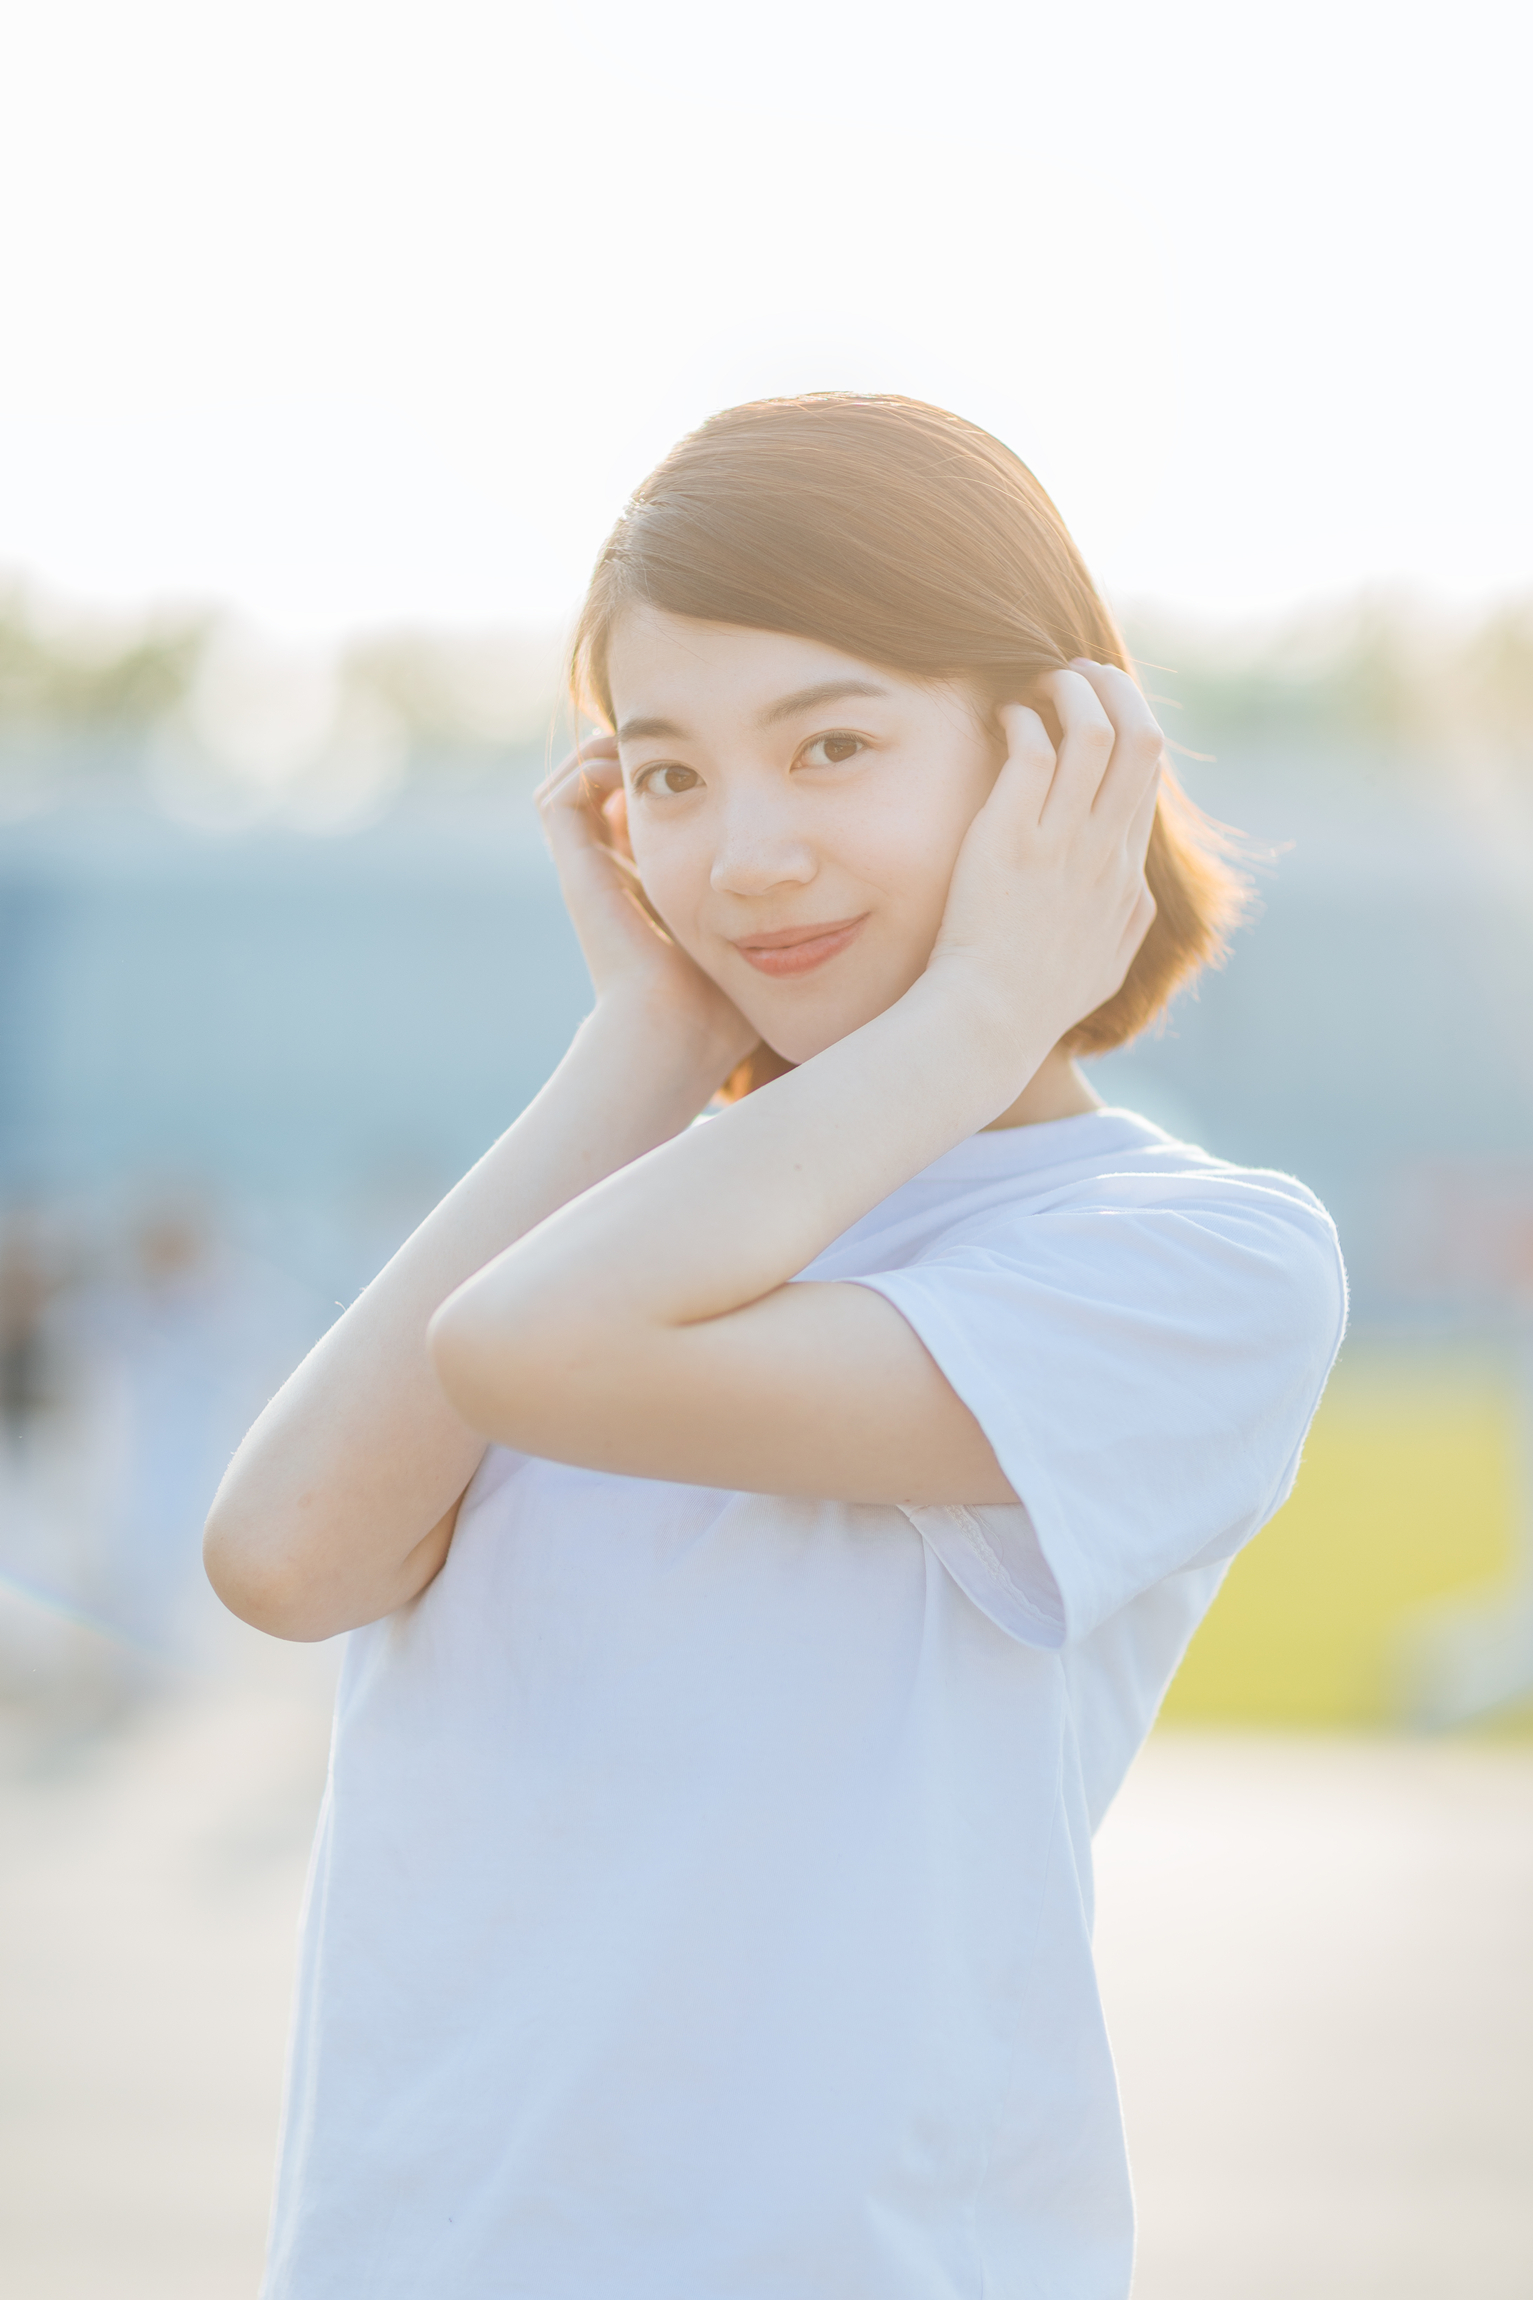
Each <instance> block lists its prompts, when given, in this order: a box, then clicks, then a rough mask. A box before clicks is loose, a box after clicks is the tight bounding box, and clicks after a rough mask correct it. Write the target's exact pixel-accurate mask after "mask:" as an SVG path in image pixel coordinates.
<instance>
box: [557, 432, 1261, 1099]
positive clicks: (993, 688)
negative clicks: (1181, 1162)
mask: <svg viewBox="0 0 1533 2300" xmlns="http://www.w3.org/2000/svg"><path fill="white" fill-rule="evenodd" d="M640 604H643V605H646V606H651V607H658V608H661V609H663V610H664V611H665V612H666V613H667V614H671V615H690V616H693V617H695V618H697V619H698V620H699V621H702V622H708V623H732V624H736V625H738V626H740V627H742V628H744V629H746V630H756V631H785V632H791V633H792V634H793V635H794V636H795V637H798V638H805V639H817V640H820V641H821V642H823V643H824V644H825V645H827V646H831V647H835V648H838V649H839V650H840V651H841V652H842V653H843V654H846V655H855V656H857V657H859V658H860V659H861V660H862V661H864V662H868V663H877V664H881V665H882V666H883V667H884V668H886V669H888V670H892V671H897V672H902V673H904V675H905V676H906V677H907V678H918V679H943V680H961V681H963V682H964V683H966V684H967V685H968V686H969V687H970V688H971V689H974V690H977V692H978V694H979V695H980V697H981V698H982V699H983V700H984V701H985V702H986V703H988V704H989V706H990V707H991V708H992V709H997V708H999V706H1000V705H1001V704H1002V703H1006V702H1025V701H1028V700H1032V699H1034V698H1035V696H1036V690H1037V686H1038V682H1039V681H1040V679H1042V678H1043V677H1044V676H1045V675H1046V674H1047V673H1048V672H1050V671H1056V670H1058V669H1060V668H1061V667H1062V666H1063V665H1064V664H1066V663H1068V662H1069V661H1070V660H1071V658H1072V657H1074V656H1081V655H1084V656H1089V657H1090V658H1091V659H1092V660H1093V661H1095V662H1098V663H1115V664H1116V665H1118V667H1119V668H1120V669H1122V670H1129V669H1131V665H1130V663H1129V660H1128V656H1127V654H1126V652H1125V650H1124V645H1123V641H1122V638H1121V637H1120V635H1119V632H1118V628H1117V625H1116V623H1115V622H1114V621H1113V618H1112V616H1111V614H1110V613H1109V611H1108V609H1107V607H1106V606H1105V605H1104V603H1103V601H1102V599H1101V598H1100V596H1099V595H1098V593H1097V590H1096V587H1095V585H1094V584H1093V583H1092V580H1091V577H1090V576H1089V575H1088V574H1087V572H1086V568H1085V565H1084V563H1083V561H1082V559H1081V556H1080V553H1079V552H1078V551H1077V550H1076V548H1075V545H1074V544H1073V543H1072V542H1071V540H1070V536H1069V534H1068V532H1067V530H1066V528H1065V524H1064V521H1063V520H1062V519H1061V518H1060V516H1059V513H1058V512H1057V511H1056V510H1055V508H1054V506H1053V504H1052V503H1051V502H1050V501H1049V498H1048V496H1047V495H1046V494H1045V493H1044V491H1043V489H1042V488H1041V487H1040V486H1039V484H1038V482H1037V480H1036V479H1035V478H1034V477H1033V474H1032V473H1031V472H1030V471H1029V470H1028V468H1027V466H1026V464H1025V463H1023V462H1022V461H1021V460H1020V458H1019V457H1017V456H1015V455H1013V454H1012V452H1011V450H1010V448H1008V447H1003V446H1002V444H1001V442H1000V441H999V440H998V439H992V438H991V436H990V434H989V433H988V432H987V431H981V430H980V429H979V428H978V427H977V425H975V424H972V423H965V422H964V421H963V419H962V418H961V417H960V416H956V415H948V414H946V413H944V411H943V410H942V409H941V408H939V407H928V406H926V405H924V404H923V403H922V402H921V401H920V400H914V399H902V398H897V397H893V396H884V395H881V394H880V395H877V396H874V397H868V398H864V397H861V396H859V395H858V394H855V393H852V392H839V391H833V392H813V393H810V394H808V395H807V396H806V397H804V398H801V399H759V400H754V401H752V402H750V404H748V405H747V406H744V407H731V408H727V409H726V410H725V411H724V412H723V413H722V414H721V415H715V416H711V417H710V418H709V420H708V421H707V422H706V423H705V424H703V425H702V426H701V427H700V428H699V429H698V430H697V431H694V432H692V433H691V434H690V436H689V437H687V438H686V439H683V440H682V441H681V442H680V444H679V445H678V446H676V447H674V448H672V450H671V452H670V454H669V455H668V456H667V457H666V458H665V460H664V462H663V463H661V464H660V465H659V466H658V467H657V468H656V469H655V470H654V471H653V472H652V473H651V474H650V476H649V478H648V479H646V480H645V482H644V484H643V486H642V487H641V488H640V489H639V490H638V492H637V494H636V495H635V496H634V498H633V500H632V502H631V503H630V504H629V505H628V507H627V509H626V510H625V511H624V513H623V515H622V517H621V518H620V519H619V521H618V523H617V525H616V527H615V528H614V529H613V531H612V533H611V535H610V536H609V537H608V539H607V542H606V544H605V545H604V547H603V550H602V554H601V557H600V558H599V559H598V560H597V563H596V569H595V572H594V574H593V575H592V577H591V585H590V589H589V591H588V592H587V594H586V601H585V605H584V607H583V609H582V610H581V615H580V621H579V624H578V626H577V628H576V633H575V640H574V646H573V651H572V655H571V683H572V687H573V689H574V692H575V694H576V696H577V698H581V699H589V700H590V701H591V702H593V703H594V704H596V705H597V706H598V707H599V708H600V710H601V711H602V713H603V714H604V715H605V717H606V718H607V720H608V722H609V724H610V723H612V719H613V711H612V695H611V690H610V687H609V685H608V679H607V648H608V644H609V641H610V638H611V634H612V629H613V626H614V624H615V623H616V621H617V618H618V616H619V615H620V614H621V613H622V611H623V610H624V609H625V608H626V607H629V606H636V605H640ZM1229 853H1230V848H1229V841H1228V837H1227V834H1225V833H1223V832H1221V831H1220V830H1219V829H1218V828H1217V826H1215V825H1214V824H1212V823H1210V822H1209V821H1208V820H1207V819H1206V817H1204V816H1203V815H1202V814H1200V813H1199V811H1198V809H1197V808H1196V807H1194V806H1193V804H1192V803H1191V801H1190V800H1189V799H1188V798H1187V797H1186V796H1185V794H1184V793H1183V792H1182V791H1181V790H1180V788H1179V787H1178V786H1177V784H1176V782H1175V781H1174V780H1173V778H1172V777H1171V775H1170V774H1169V773H1166V774H1165V775H1164V778H1163V781H1162V786H1161V795H1160V803H1159V807H1158V809H1157V813H1156V819H1155V825H1154V829H1153V831H1152V834H1151V838H1150V851H1149V859H1148V862H1147V864H1146V871H1145V875H1146V877H1147V879H1148V881H1149V886H1150V891H1151V893H1152V894H1153V895H1154V897H1155V903H1156V911H1155V918H1154V922H1153V924H1152V925H1151V927H1150V931H1149V933H1148V934H1147V935H1146V936H1145V939H1144V942H1143V944H1142V945H1141V947H1140V949H1139V952H1138V954H1137V956H1136V957H1135V959H1134V963H1133V965H1132V966H1131V967H1130V968H1129V971H1128V976H1127V979H1126V980H1125V981H1124V984H1123V987H1122V988H1121V989H1120V990H1119V991H1118V992H1117V993H1116V995H1115V996H1114V997H1112V998H1110V999H1108V1000H1107V1002H1106V1003H1105V1005H1102V1006H1099V1007H1098V1008H1097V1009H1096V1011H1095V1012H1094V1013H1092V1014H1088V1015H1087V1016H1086V1018H1085V1020H1084V1021H1083V1022H1081V1023H1078V1024H1077V1026H1076V1028H1075V1029H1074V1030H1073V1031H1072V1032H1071V1033H1070V1035H1069V1037H1068V1038H1067V1039H1066V1041H1065V1045H1066V1047H1067V1048H1068V1049H1069V1051H1070V1052H1072V1053H1078V1054H1099V1053H1103V1052H1105V1051H1106V1049H1107V1048H1108V1047H1111V1046H1121V1045H1122V1044H1123V1043H1124V1041H1125V1040H1126V1039H1129V1038H1133V1037H1134V1036H1136V1034H1137V1033H1138V1032H1139V1031H1141V1030H1142V1029H1143V1028H1144V1027H1145V1025H1146V1024H1147V1023H1148V1022H1150V1021H1152V1020H1153V1019H1154V1018H1155V1016H1156V1015H1157V1014H1159V1013H1160V1012H1161V1011H1162V1009H1163V1008H1164V1007H1165V1005H1166V1003H1167V1001H1168V1000H1169V999H1170V997H1171V996H1172V994H1173V992H1174V991H1175V990H1177V989H1178V988H1179V986H1180V985H1181V984H1182V983H1184V982H1186V981H1187V980H1188V978H1189V977H1190V976H1191V975H1192V974H1194V973H1195V972H1196V970H1197V969H1198V968H1199V967H1200V966H1204V965H1207V964H1208V963H1210V961H1215V960H1217V959H1219V958H1221V957H1222V956H1223V955H1224V952H1225V949H1226V948H1227V945H1228V938H1229V934H1230V930H1231V928H1232V927H1233V926H1234V925H1235V924H1236V923H1237V921H1238V920H1239V918H1240V916H1241V913H1242V910H1243V906H1244V896H1245V889H1244V884H1243V881H1242V880H1241V878H1240V876H1239V874H1238V873H1237V872H1236V871H1235V870H1234V869H1233V868H1232V866H1231V862H1230V859H1229Z"/></svg>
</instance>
